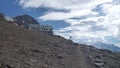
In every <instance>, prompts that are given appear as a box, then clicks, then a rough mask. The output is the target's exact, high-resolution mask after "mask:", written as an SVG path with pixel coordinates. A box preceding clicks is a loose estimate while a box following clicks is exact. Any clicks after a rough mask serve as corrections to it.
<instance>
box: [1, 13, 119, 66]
mask: <svg viewBox="0 0 120 68" xmlns="http://www.w3.org/2000/svg"><path fill="white" fill-rule="evenodd" d="M0 68H120V53H119V52H111V51H109V50H103V49H97V48H94V47H92V46H86V45H83V44H78V43H74V42H72V41H71V40H68V39H65V38H63V37H60V36H57V35H47V34H44V33H40V32H36V31H31V30H28V29H24V28H21V27H20V26H17V25H14V24H12V23H8V21H6V20H5V19H4V16H3V15H2V14H0Z"/></svg>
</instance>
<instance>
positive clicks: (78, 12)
mask: <svg viewBox="0 0 120 68" xmlns="http://www.w3.org/2000/svg"><path fill="white" fill-rule="evenodd" d="M19 4H20V5H21V6H22V7H23V8H26V9H27V8H41V7H43V8H52V9H57V10H61V9H63V10H68V12H64V11H52V12H46V13H45V14H44V15H43V16H40V17H38V19H41V20H43V21H59V20H62V21H64V22H66V23H68V24H70V26H68V27H65V28H60V29H59V30H54V32H55V33H56V34H58V35H61V36H63V37H65V38H69V36H72V39H73V40H74V41H76V42H80V43H88V44H91V43H93V42H98V41H101V42H105V43H113V44H116V46H120V42H115V39H116V40H117V41H120V1H119V0H20V2H19ZM97 6H99V7H100V8H97ZM96 8H97V9H96ZM94 9H96V11H94ZM101 12H102V13H103V14H104V15H103V14H101ZM82 17H84V18H82ZM75 18H77V19H75ZM107 37H112V38H114V42H111V41H113V39H107Z"/></svg>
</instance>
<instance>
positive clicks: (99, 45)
mask: <svg viewBox="0 0 120 68" xmlns="http://www.w3.org/2000/svg"><path fill="white" fill-rule="evenodd" d="M93 46H94V47H96V48H99V49H107V50H111V51H113V52H120V47H117V46H115V45H114V44H107V43H102V42H98V43H95V44H93Z"/></svg>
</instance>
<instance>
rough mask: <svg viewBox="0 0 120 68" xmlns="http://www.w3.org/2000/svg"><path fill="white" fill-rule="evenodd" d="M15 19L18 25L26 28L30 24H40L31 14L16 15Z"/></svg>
mask: <svg viewBox="0 0 120 68" xmlns="http://www.w3.org/2000/svg"><path fill="white" fill-rule="evenodd" d="M14 20H15V22H16V23H17V24H18V25H20V26H22V27H25V28H27V26H28V24H39V23H38V22H37V21H36V20H35V19H34V18H33V17H31V16H29V15H21V16H16V17H15V18H14Z"/></svg>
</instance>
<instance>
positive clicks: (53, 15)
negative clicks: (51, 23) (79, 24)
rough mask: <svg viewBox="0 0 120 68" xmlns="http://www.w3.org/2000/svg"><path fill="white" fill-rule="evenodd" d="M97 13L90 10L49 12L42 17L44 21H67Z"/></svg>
mask: <svg viewBox="0 0 120 68" xmlns="http://www.w3.org/2000/svg"><path fill="white" fill-rule="evenodd" d="M96 14H97V12H92V11H91V10H90V9H84V10H73V11H70V12H49V13H48V14H46V15H43V16H40V17H39V19H42V20H66V19H69V18H74V17H81V16H84V15H96Z"/></svg>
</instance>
